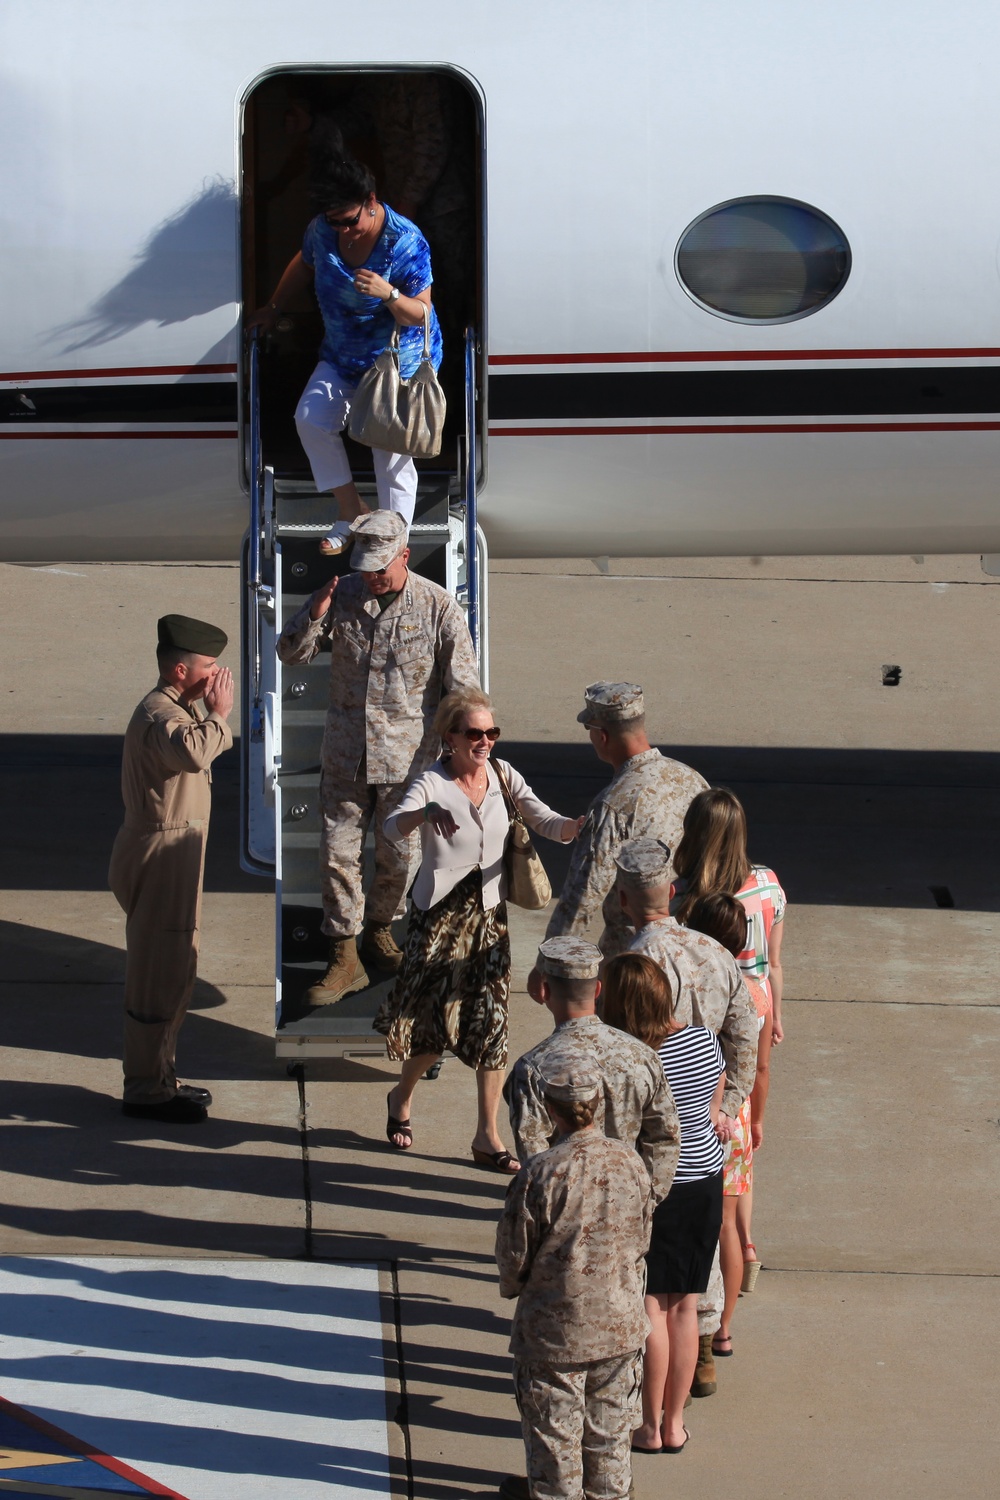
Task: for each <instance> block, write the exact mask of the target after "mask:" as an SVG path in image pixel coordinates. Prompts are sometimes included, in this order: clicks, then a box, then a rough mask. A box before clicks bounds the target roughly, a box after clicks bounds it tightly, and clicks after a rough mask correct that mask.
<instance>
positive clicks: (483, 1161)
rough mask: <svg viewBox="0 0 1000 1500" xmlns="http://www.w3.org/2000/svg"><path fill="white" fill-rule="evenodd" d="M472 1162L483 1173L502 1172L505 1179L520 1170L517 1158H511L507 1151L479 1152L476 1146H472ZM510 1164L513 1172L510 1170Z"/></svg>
mask: <svg viewBox="0 0 1000 1500" xmlns="http://www.w3.org/2000/svg"><path fill="white" fill-rule="evenodd" d="M472 1160H473V1161H474V1162H475V1164H476V1166H477V1167H482V1168H483V1170H484V1171H486V1172H502V1173H503V1175H504V1176H505V1177H513V1176H514V1175H515V1173H517V1172H519V1171H520V1170H521V1168H520V1166H519V1165H518V1163H517V1157H516V1156H512V1155H511V1153H510V1152H509V1151H480V1149H479V1147H478V1146H473V1147H472ZM512 1164H513V1170H511V1167H512Z"/></svg>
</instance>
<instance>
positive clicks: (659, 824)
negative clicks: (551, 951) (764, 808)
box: [546, 682, 708, 958]
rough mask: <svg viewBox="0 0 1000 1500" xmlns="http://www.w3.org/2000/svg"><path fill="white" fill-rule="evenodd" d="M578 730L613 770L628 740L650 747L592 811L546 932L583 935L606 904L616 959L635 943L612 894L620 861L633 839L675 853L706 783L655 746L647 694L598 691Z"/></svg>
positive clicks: (597, 686)
mask: <svg viewBox="0 0 1000 1500" xmlns="http://www.w3.org/2000/svg"><path fill="white" fill-rule="evenodd" d="M577 722H578V723H579V724H585V725H586V726H587V728H588V729H589V730H590V731H591V740H592V742H593V744H594V749H595V751H596V752H597V753H598V755H599V756H600V757H601V759H602V760H603V759H608V760H609V761H610V763H611V764H614V763H615V760H617V759H618V757H617V755H616V754H615V750H616V748H617V746H618V745H620V742H621V737H622V736H628V737H629V739H630V742H632V743H635V744H636V745H638V746H639V747H641V746H642V745H643V744H644V745H645V746H646V748H645V749H642V748H638V749H637V751H636V753H634V754H632V755H630V756H629V757H628V758H627V759H625V760H624V761H623V762H621V763H620V764H618V765H617V767H616V770H615V775H614V778H613V780H612V781H611V783H610V784H609V785H608V786H607V787H606V788H605V789H604V791H603V792H601V793H600V794H599V795H598V796H597V797H595V798H594V800H593V802H592V803H591V804H590V807H589V808H588V810H587V821H586V822H585V823H584V825H583V828H582V829H581V830H580V835H579V838H578V839H577V841H576V844H575V845H574V847H573V857H572V860H571V862H570V867H569V873H568V875H567V876H566V881H565V884H564V885H563V888H562V891H561V893H560V896H559V902H558V905H557V906H556V909H555V911H554V912H553V913H552V916H551V918H550V920H549V925H548V927H547V929H546V937H556V936H558V935H559V934H561V933H573V934H582V933H583V932H585V931H586V929H587V925H588V923H589V922H590V921H591V919H592V918H593V917H594V915H595V913H596V912H597V908H598V907H599V906H600V905H601V904H602V903H603V915H604V932H603V934H602V936H601V939H600V945H601V950H602V952H603V954H604V956H605V958H614V956H615V955H616V954H618V953H621V952H623V951H624V950H625V949H626V948H627V947H628V945H629V942H630V940H631V938H632V936H633V929H632V927H631V926H630V924H629V922H628V919H627V917H626V916H625V915H624V913H623V912H622V910H621V907H620V905H619V902H618V900H617V898H616V897H615V895H614V893H613V891H612V887H613V886H614V883H615V874H616V870H615V855H616V854H617V853H618V850H619V849H620V848H621V846H622V844H624V843H625V842H626V841H627V840H628V839H634V838H641V837H643V836H645V835H647V834H648V835H650V836H652V837H653V838H660V839H663V840H664V842H665V843H666V844H668V845H669V847H670V848H672V849H675V848H676V847H677V843H678V841H679V839H680V836H681V832H682V830H683V825H684V814H685V813H686V812H687V809H688V806H689V804H690V802H691V800H692V798H693V797H695V796H697V794H698V793H699V792H703V791H704V790H705V789H706V787H707V786H708V783H707V782H706V780H705V779H704V777H703V776H699V774H698V772H697V771H693V770H692V769H691V767H690V766H686V765H684V764H683V763H682V762H681V761H679V760H670V759H669V758H668V757H667V756H665V755H661V754H660V752H659V750H657V749H655V748H654V747H652V746H650V745H649V741H648V740H647V739H646V734H645V708H644V705H643V697H642V689H641V688H640V687H638V686H636V684H635V683H630V682H595V683H592V684H591V686H590V687H588V688H587V690H586V701H585V706H584V709H583V712H582V713H579V714H577Z"/></svg>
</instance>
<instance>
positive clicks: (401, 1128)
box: [385, 1089, 413, 1151]
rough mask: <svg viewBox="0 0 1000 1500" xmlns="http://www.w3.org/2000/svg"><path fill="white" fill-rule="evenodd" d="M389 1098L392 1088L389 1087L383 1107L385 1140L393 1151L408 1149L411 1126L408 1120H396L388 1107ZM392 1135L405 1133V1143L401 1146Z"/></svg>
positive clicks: (411, 1137)
mask: <svg viewBox="0 0 1000 1500" xmlns="http://www.w3.org/2000/svg"><path fill="white" fill-rule="evenodd" d="M391 1098H392V1089H390V1090H389V1092H388V1093H387V1094H386V1096H385V1107H386V1122H385V1137H386V1140H387V1141H388V1142H389V1145H390V1146H391V1147H392V1149H393V1150H394V1151H409V1149H410V1147H411V1146H412V1145H413V1127H412V1126H411V1125H410V1122H409V1120H397V1119H396V1116H395V1115H394V1114H393V1113H392V1111H391V1110H390V1109H389V1100H390V1099H391ZM394 1135H405V1136H406V1144H405V1145H403V1146H401V1145H399V1143H398V1142H397V1141H394V1140H393V1136H394Z"/></svg>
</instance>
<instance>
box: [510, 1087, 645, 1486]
mask: <svg viewBox="0 0 1000 1500" xmlns="http://www.w3.org/2000/svg"><path fill="white" fill-rule="evenodd" d="M542 1086H543V1090H544V1093H543V1097H544V1099H545V1104H546V1108H547V1110H548V1112H549V1116H550V1120H551V1125H552V1128H553V1131H554V1133H555V1135H556V1141H555V1144H554V1145H553V1146H552V1147H551V1148H550V1149H549V1150H546V1151H543V1152H542V1153H541V1154H540V1155H539V1156H533V1157H532V1158H531V1160H530V1161H528V1162H527V1163H526V1164H525V1165H524V1166H523V1167H522V1169H521V1171H520V1172H519V1173H518V1174H517V1176H516V1177H515V1178H514V1180H513V1182H512V1183H511V1185H510V1187H509V1189H508V1191H507V1199H506V1202H505V1203H504V1208H503V1213H502V1214H501V1217H500V1223H499V1226H498V1228H497V1239H496V1258H497V1265H498V1267H499V1269H500V1295H501V1296H502V1297H516V1298H517V1309H516V1311H515V1313H514V1320H513V1325H512V1328H511V1339H510V1348H511V1353H512V1354H513V1356H514V1389H515V1392H516V1395H517V1405H518V1410H519V1411H520V1413H521V1430H522V1434H523V1436H524V1447H525V1460H526V1465H527V1483H526V1484H525V1481H524V1480H523V1479H521V1478H520V1477H519V1476H517V1475H510V1476H508V1478H507V1479H505V1480H504V1481H503V1482H502V1483H501V1485H500V1494H501V1496H504V1497H505V1500H506V1497H511V1500H516V1497H521V1496H524V1495H525V1494H527V1495H528V1496H530V1500H578V1497H579V1496H580V1495H581V1494H583V1496H585V1497H586V1500H628V1497H629V1496H630V1495H631V1493H632V1457H631V1451H630V1450H631V1445H632V1432H633V1429H634V1428H635V1427H636V1425H637V1424H638V1420H639V1417H638V1403H639V1392H640V1386H641V1371H642V1346H643V1343H644V1341H645V1337H646V1329H647V1323H646V1313H645V1308H644V1305H643V1293H644V1290H645V1285H646V1266H645V1260H644V1257H645V1253H646V1250H647V1248H648V1246H649V1234H650V1226H651V1223H652V1212H653V1203H652V1195H651V1193H650V1184H649V1177H648V1174H647V1172H646V1170H645V1168H644V1167H643V1165H642V1163H641V1161H640V1160H639V1158H638V1156H637V1154H636V1152H635V1151H634V1150H632V1148H631V1147H630V1146H626V1145H625V1144H624V1143H623V1142H621V1141H615V1140H610V1139H609V1138H608V1137H607V1136H605V1135H604V1134H603V1132H602V1131H600V1130H598V1129H596V1128H595V1126H594V1115H595V1112H596V1111H597V1109H598V1106H599V1102H600V1089H601V1078H600V1074H599V1072H598V1071H597V1069H596V1068H594V1067H593V1065H587V1064H585V1063H584V1062H582V1061H576V1062H573V1063H570V1064H565V1063H562V1062H559V1063H557V1064H555V1066H553V1067H552V1068H551V1069H550V1071H549V1072H548V1073H547V1074H545V1075H544V1076H543V1084H542Z"/></svg>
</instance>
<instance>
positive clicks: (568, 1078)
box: [538, 1058, 601, 1104]
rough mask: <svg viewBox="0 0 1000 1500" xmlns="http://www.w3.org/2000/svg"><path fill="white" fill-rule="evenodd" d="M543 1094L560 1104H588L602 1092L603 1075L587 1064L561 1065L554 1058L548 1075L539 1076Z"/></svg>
mask: <svg viewBox="0 0 1000 1500" xmlns="http://www.w3.org/2000/svg"><path fill="white" fill-rule="evenodd" d="M538 1081H539V1083H540V1084H541V1086H542V1093H543V1094H546V1095H548V1097H549V1098H550V1099H552V1100H558V1102H559V1103H560V1104H587V1103H589V1102H590V1100H591V1099H593V1097H594V1095H595V1094H599V1093H600V1091H601V1075H600V1073H598V1072H597V1071H596V1070H595V1069H594V1067H593V1066H592V1065H590V1064H588V1063H585V1062H577V1061H573V1062H565V1063H560V1062H559V1060H558V1058H553V1059H552V1061H551V1062H550V1064H549V1069H548V1072H547V1073H543V1074H539V1078H538Z"/></svg>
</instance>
